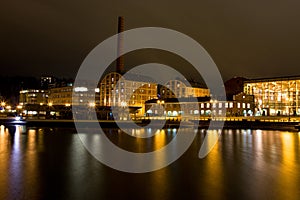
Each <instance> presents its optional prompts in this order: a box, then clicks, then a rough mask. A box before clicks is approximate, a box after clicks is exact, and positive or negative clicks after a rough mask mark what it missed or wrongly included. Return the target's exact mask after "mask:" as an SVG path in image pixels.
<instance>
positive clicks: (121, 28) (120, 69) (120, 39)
mask: <svg viewBox="0 0 300 200" xmlns="http://www.w3.org/2000/svg"><path fill="white" fill-rule="evenodd" d="M123 31H124V17H119V18H118V33H121V32H123ZM122 50H123V36H122V35H119V36H118V49H117V51H118V52H117V55H118V58H117V68H116V71H117V72H118V73H123V72H124V57H123V56H120V55H121V52H122Z"/></svg>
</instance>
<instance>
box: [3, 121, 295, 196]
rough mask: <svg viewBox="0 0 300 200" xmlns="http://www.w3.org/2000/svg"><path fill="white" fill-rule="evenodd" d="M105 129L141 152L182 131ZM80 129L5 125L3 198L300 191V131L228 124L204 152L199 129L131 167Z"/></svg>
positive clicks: (118, 141) (122, 143)
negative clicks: (109, 157) (155, 165)
mask: <svg viewBox="0 0 300 200" xmlns="http://www.w3.org/2000/svg"><path fill="white" fill-rule="evenodd" d="M13 131H14V130H13V129H12V130H10V132H13ZM106 131H107V135H108V136H109V138H110V139H111V140H112V141H113V142H114V143H116V144H118V145H120V146H122V147H123V148H124V149H128V150H132V151H135V152H146V151H149V148H150V149H151V148H154V149H156V148H161V147H162V146H164V145H165V144H166V143H168V142H169V141H170V140H171V139H172V137H173V136H174V134H175V132H176V130H164V131H160V133H159V134H156V135H155V136H154V137H153V138H152V139H150V140H149V139H148V140H145V139H133V138H131V137H130V136H127V135H126V134H124V133H121V132H120V131H118V130H116V129H108V130H106ZM136 131H143V129H141V130H136ZM75 132H76V130H75V129H63V128H52V129H50V128H26V127H17V128H16V130H15V133H9V130H8V129H6V128H4V127H3V126H1V132H0V199H30V200H31V199H151V200H152V199H299V198H300V133H295V132H279V131H261V130H256V131H255V130H252V131H251V130H224V131H223V133H222V136H221V137H220V138H219V141H218V143H217V145H216V146H215V148H214V149H213V150H212V151H211V153H210V154H209V155H208V156H207V157H206V158H205V159H199V158H198V152H199V149H200V146H201V143H202V141H203V138H204V135H205V133H204V131H203V130H200V131H199V133H197V136H196V138H195V140H194V142H193V143H192V145H191V146H190V148H189V149H188V151H187V152H186V153H185V154H184V155H183V156H182V157H181V158H180V159H178V160H177V161H176V162H174V163H172V164H171V165H169V166H168V167H166V168H163V169H161V170H158V171H155V172H151V173H144V174H130V173H125V172H119V171H116V170H114V169H111V168H109V167H107V166H105V165H103V164H101V163H99V162H98V161H97V160H96V159H94V158H93V157H92V156H91V155H90V154H89V153H88V152H87V151H86V150H85V148H84V147H83V146H82V144H81V141H80V139H79V137H78V135H77V134H75ZM160 159H163V158H157V160H160Z"/></svg>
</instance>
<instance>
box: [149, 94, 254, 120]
mask: <svg viewBox="0 0 300 200" xmlns="http://www.w3.org/2000/svg"><path fill="white" fill-rule="evenodd" d="M179 99H180V102H179V101H178V99H176V98H169V99H165V100H161V99H160V100H158V99H152V100H150V101H147V102H146V104H145V110H146V113H147V114H146V115H147V116H149V117H151V116H154V117H155V116H164V117H186V118H189V119H193V118H197V117H218V116H224V115H226V116H236V117H237V116H253V112H254V97H253V95H246V94H244V93H240V94H238V95H235V96H234V98H233V100H231V101H216V100H212V99H211V98H210V97H198V98H196V99H197V102H194V101H193V100H194V98H193V99H191V98H179ZM223 112H226V113H223Z"/></svg>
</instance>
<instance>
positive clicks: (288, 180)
mask: <svg viewBox="0 0 300 200" xmlns="http://www.w3.org/2000/svg"><path fill="white" fill-rule="evenodd" d="M296 138H297V137H296V135H295V134H294V133H290V132H282V133H281V135H280V139H281V142H282V163H281V165H280V171H279V176H278V179H279V180H280V181H278V183H279V184H280V185H279V187H278V188H284V189H281V190H280V191H281V192H280V193H279V195H280V196H279V197H280V198H282V199H291V198H295V196H296V195H297V194H295V191H298V195H299V194H300V189H299V185H298V183H299V182H295V180H296V179H295V178H296V177H299V166H297V165H295V163H296V162H297V161H296V151H297V150H298V151H299V146H297V147H296V145H295V139H296ZM298 145H299V143H298ZM298 156H299V154H298ZM298 159H299V158H298ZM298 197H299V196H298Z"/></svg>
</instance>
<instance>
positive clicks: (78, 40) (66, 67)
mask: <svg viewBox="0 0 300 200" xmlns="http://www.w3.org/2000/svg"><path fill="white" fill-rule="evenodd" d="M299 8H300V2H299V1H297V0H294V1H292V0H285V1H277V0H270V1H269V0H268V1H267V0H264V1H261V0H252V1H232V0H227V1H224V0H215V1H208V0H207V1H201V0H197V1H179V0H173V1H161V0H159V1H157V0H151V1H143V0H140V1H130V0H126V1H125V0H119V1H116V0H108V1H99V0H77V1H74V0H72V1H71V0H63V1H47V0H43V1H40V0H14V1H3V2H2V3H1V7H0V25H1V28H0V36H1V37H0V45H1V51H0V66H1V74H2V75H34V76H40V75H56V76H60V77H62V76H64V77H74V76H75V74H76V72H77V70H78V68H79V66H80V64H81V62H82V61H83V59H84V58H85V56H86V55H87V54H88V53H89V51H91V50H92V49H93V48H94V47H95V46H96V45H97V44H99V43H100V42H101V41H103V40H105V39H106V38H107V37H109V36H112V35H113V34H115V33H116V27H117V17H118V16H124V17H125V29H132V28H137V27H145V26H157V27H165V28H170V29H174V30H177V31H180V32H182V33H184V34H187V35H189V36H190V37H192V38H194V39H195V40H196V41H198V42H199V43H200V44H201V45H202V46H203V47H204V48H205V49H206V50H207V51H208V53H209V54H210V55H211V57H212V58H213V60H214V61H215V62H216V64H217V66H218V68H219V70H220V72H221V74H222V76H223V78H224V79H225V80H226V79H228V78H231V77H233V76H244V77H248V78H258V77H269V76H285V75H299V74H300V68H299V66H300V56H299V55H300V12H299ZM160 54H161V52H159V51H155V52H153V51H152V52H149V55H147V53H145V52H144V53H143V52H142V53H141V52H140V53H139V52H137V54H136V55H134V54H131V55H130V56H127V57H126V58H125V63H126V65H127V66H134V65H135V64H137V63H142V62H148V61H156V62H161V63H167V64H170V65H174V67H175V68H179V69H183V68H184V69H186V67H184V65H185V63H184V62H175V61H174V60H173V59H172V57H174V56H170V55H163V56H161V55H160ZM162 54H164V53H162ZM175 60H176V59H175ZM183 71H185V73H186V74H189V73H190V72H189V71H186V70H183ZM191 76H192V75H191Z"/></svg>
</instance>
